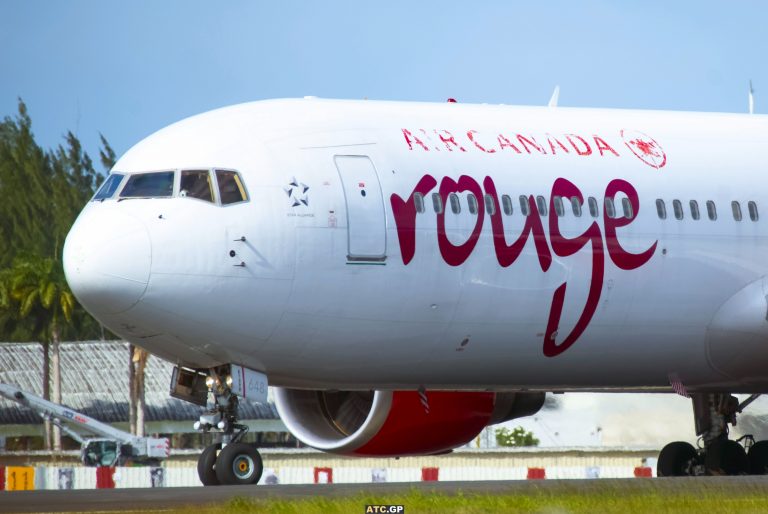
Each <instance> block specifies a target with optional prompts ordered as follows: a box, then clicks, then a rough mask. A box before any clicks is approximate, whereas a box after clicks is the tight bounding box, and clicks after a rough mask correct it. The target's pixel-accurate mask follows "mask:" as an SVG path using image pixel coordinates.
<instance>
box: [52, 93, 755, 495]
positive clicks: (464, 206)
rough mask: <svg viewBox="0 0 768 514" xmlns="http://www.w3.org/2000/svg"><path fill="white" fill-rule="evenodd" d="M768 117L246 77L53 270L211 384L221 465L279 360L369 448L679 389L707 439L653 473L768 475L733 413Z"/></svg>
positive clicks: (208, 423)
mask: <svg viewBox="0 0 768 514" xmlns="http://www.w3.org/2000/svg"><path fill="white" fill-rule="evenodd" d="M766 138H768V123H767V120H766V117H765V116H760V115H742V114H717V113H685V112H662V111H631V110H612V109H584V108H565V107H558V106H556V105H552V104H550V106H547V107H514V106H505V105H471V104H462V103H457V102H455V101H449V102H446V103H419V102H392V101H371V100H360V101H355V100H328V99H318V98H314V97H306V98H298V99H280V100H265V101H257V102H251V103H245V104H240V105H235V106H231V107H226V108H222V109H217V110H213V111H210V112H207V113H203V114H200V115H197V116H193V117H191V118H188V119H185V120H183V121H180V122H178V123H175V124H173V125H171V126H169V127H167V128H164V129H162V130H160V131H158V132H156V133H155V134H153V135H151V136H149V137H147V138H146V139H145V140H143V141H141V142H139V143H138V144H136V145H135V146H134V147H133V148H131V149H130V150H129V151H128V152H127V153H126V154H125V155H123V156H122V157H121V158H120V159H119V161H118V162H117V163H116V164H115V166H114V168H113V169H112V171H111V174H110V175H109V177H108V178H107V179H106V181H105V182H104V184H103V185H102V186H101V188H100V189H99V190H98V191H97V192H96V194H95V195H94V197H93V199H92V200H91V201H90V202H89V203H88V204H87V205H86V206H85V207H84V209H83V211H82V213H81V214H80V215H79V217H78V219H77V221H76V222H75V224H74V226H73V227H72V229H71V232H70V233H69V235H68V237H67V240H66V244H65V248H64V255H63V257H64V268H65V272H66V277H67V280H68V283H69V285H70V287H71V289H72V291H73V292H74V294H75V296H76V297H77V299H78V300H79V301H80V302H81V303H82V305H83V306H84V307H85V308H86V309H87V310H88V311H89V312H90V313H91V314H93V315H94V317H96V318H97V319H98V320H99V321H100V322H101V323H103V324H104V325H105V326H107V327H108V328H109V329H110V330H111V331H113V332H114V333H115V334H117V335H119V336H120V337H122V338H124V339H125V340H127V341H130V342H131V343H133V344H136V345H138V346H140V347H142V348H145V349H147V350H148V351H150V352H151V353H153V354H155V355H157V356H159V357H161V358H164V359H167V360H169V361H171V362H173V363H175V364H176V368H175V371H174V375H173V380H172V384H171V394H173V395H174V396H177V397H179V398H183V399H186V400H188V401H192V402H195V403H198V404H200V405H206V406H207V407H208V410H207V411H206V413H205V414H203V415H202V416H201V418H200V421H199V422H197V423H196V424H195V426H196V428H197V429H198V430H200V431H202V432H210V433H214V434H216V435H217V437H218V441H219V442H217V443H216V444H212V445H209V446H208V447H207V448H205V450H204V451H203V452H202V454H201V456H200V459H199V461H198V472H199V476H200V479H201V481H202V482H203V484H205V485H217V484H255V483H257V482H258V480H259V478H260V476H261V472H262V469H263V463H262V460H261V457H260V455H259V453H258V449H257V448H254V447H253V446H251V445H247V444H244V443H243V442H242V436H243V434H244V432H245V430H246V427H244V426H243V425H241V424H239V423H238V422H237V421H238V420H237V405H238V402H239V401H248V400H249V399H251V400H257V401H264V400H265V399H266V387H267V384H268V385H270V386H274V387H275V388H276V389H275V402H276V405H277V408H278V411H279V413H280V416H281V418H282V420H283V421H284V423H285V425H286V426H287V428H288V429H289V430H290V432H292V433H293V434H294V435H295V436H296V437H297V438H298V439H299V440H301V441H302V442H304V443H306V444H307V445H309V446H311V447H314V448H318V449H320V450H324V451H326V452H331V453H336V454H343V455H357V456H363V455H367V456H372V455H375V456H403V455H435V454H442V453H446V452H450V451H451V450H452V449H454V448H456V447H459V446H461V445H464V444H465V443H467V442H468V441H471V440H472V439H473V438H474V437H475V436H476V435H477V434H478V433H479V432H480V431H481V430H482V429H483V428H484V427H486V426H488V425H490V424H495V423H499V422H503V421H507V420H511V419H515V418H519V417H523V416H529V415H532V414H535V413H536V412H537V411H538V410H539V409H540V408H541V406H542V404H543V402H544V399H545V394H546V393H547V392H556V393H569V392H582V391H584V392H587V391H588V392H637V393H643V392H669V393H677V394H681V395H683V396H686V397H689V398H691V400H692V405H693V412H694V420H695V429H696V434H697V435H698V436H700V444H699V448H695V447H694V446H693V445H691V444H689V443H687V442H680V441H678V442H673V443H670V444H669V445H667V446H665V447H664V448H663V449H662V450H661V453H660V455H659V459H658V469H657V474H658V475H659V476H682V475H702V474H728V475H736V474H765V473H766V471H767V470H768V442H766V441H758V442H754V439H749V438H747V439H743V440H740V441H734V440H731V439H729V437H728V433H729V424H730V425H733V424H735V422H736V417H737V415H738V413H739V412H741V410H743V409H744V408H745V407H746V406H747V404H748V403H750V402H751V401H752V400H754V399H755V398H756V397H757V396H758V395H759V394H761V393H763V392H765V391H766V390H768V371H766V370H768V351H766V350H765V348H766V345H768V321H767V320H768V278H766V272H768V261H767V260H766V259H765V255H766V254H768V238H767V237H766V236H767V235H768V230H767V229H766V226H767V225H766V216H768V198H767V197H766V195H765V193H764V192H763V190H762V189H761V187H762V186H761V183H762V179H761V177H762V167H763V166H762V160H763V158H762V157H760V153H761V150H760V148H762V147H763V143H764V141H765V140H766ZM761 211H762V212H761ZM761 216H762V217H761ZM736 394H749V395H750V396H749V398H748V399H747V400H745V401H744V402H741V403H739V400H738V399H737V397H736V396H734V395H736ZM243 399H245V400H243ZM659 423H664V420H663V419H660V420H659ZM753 443H754V444H753Z"/></svg>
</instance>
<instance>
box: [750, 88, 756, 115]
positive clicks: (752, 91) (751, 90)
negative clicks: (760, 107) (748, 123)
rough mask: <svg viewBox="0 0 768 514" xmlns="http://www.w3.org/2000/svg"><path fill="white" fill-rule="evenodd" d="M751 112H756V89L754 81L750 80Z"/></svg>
mask: <svg viewBox="0 0 768 514" xmlns="http://www.w3.org/2000/svg"><path fill="white" fill-rule="evenodd" d="M749 114H755V90H754V88H753V87H752V81H751V80H750V81H749Z"/></svg>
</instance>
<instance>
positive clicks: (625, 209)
mask: <svg viewBox="0 0 768 514" xmlns="http://www.w3.org/2000/svg"><path fill="white" fill-rule="evenodd" d="M461 196H465V197H466V204H467V210H468V211H469V212H470V214H477V210H478V200H477V198H475V195H474V194H472V193H467V194H466V195H459V194H457V193H451V194H450V195H448V203H449V205H450V209H451V212H452V213H453V214H460V213H461V205H462V202H461ZM413 200H414V204H415V206H416V212H418V213H423V212H425V207H424V196H423V195H422V194H421V193H414V197H413ZM518 202H519V205H520V213H521V214H522V215H523V216H529V215H530V214H531V213H530V203H529V201H528V196H526V195H520V196H519V197H518ZM534 203H535V206H536V210H537V211H538V213H539V215H540V216H546V215H547V214H548V212H547V211H548V205H549V204H548V202H547V199H546V198H544V197H543V196H541V195H539V196H536V197H535V201H534ZM553 204H554V208H555V214H556V215H557V216H558V217H560V218H561V217H563V216H565V215H566V211H567V210H570V212H571V213H572V214H573V215H574V216H575V217H577V218H579V217H581V215H582V203H581V201H579V199H578V198H576V197H572V198H563V197H561V196H555V197H554V198H553ZM483 205H484V208H485V212H487V213H488V214H489V215H494V214H496V209H497V206H496V201H495V199H494V197H493V196H491V195H484V197H483ZM603 207H604V209H605V215H606V216H607V217H609V218H621V217H623V218H627V219H633V218H634V217H635V212H634V210H633V208H632V202H631V201H630V200H629V198H627V197H624V198H621V200H620V201H617V200H616V199H614V198H606V199H605V200H604V203H603ZM432 208H433V210H434V212H435V213H437V214H441V213H442V212H443V199H442V197H441V196H440V193H432ZM587 208H588V210H589V215H590V216H591V217H593V218H597V217H599V216H600V205H599V203H598V201H597V199H596V198H595V197H593V196H590V197H588V198H587ZM687 209H688V212H689V213H690V216H691V219H693V220H699V219H701V216H702V213H701V211H700V210H699V203H698V202H697V201H696V200H690V201H689V202H688V205H687ZM705 210H706V215H707V218H709V219H710V220H712V221H714V220H716V219H717V206H716V205H715V202H713V201H712V200H707V202H706V203H705ZM731 211H732V213H733V219H734V220H736V221H741V220H742V212H741V204H740V203H739V202H737V201H733V202H731ZM501 212H502V213H503V214H504V215H505V216H512V214H513V213H514V203H513V201H512V197H510V196H509V195H502V196H501ZM656 213H657V214H658V216H659V219H662V220H665V219H667V205H666V203H665V202H664V200H662V199H661V198H659V199H657V200H656ZM747 213H748V215H749V219H750V220H752V221H757V220H758V219H759V215H758V212H757V203H755V202H753V201H749V202H747ZM672 215H673V216H674V218H675V219H677V220H682V219H684V218H685V206H684V205H683V202H682V201H681V200H677V199H675V200H672Z"/></svg>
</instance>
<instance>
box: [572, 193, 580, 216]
mask: <svg viewBox="0 0 768 514" xmlns="http://www.w3.org/2000/svg"><path fill="white" fill-rule="evenodd" d="M571 209H572V210H573V215H574V216H576V217H577V218H580V217H581V202H580V201H579V199H578V198H577V197H575V196H574V197H572V198H571Z"/></svg>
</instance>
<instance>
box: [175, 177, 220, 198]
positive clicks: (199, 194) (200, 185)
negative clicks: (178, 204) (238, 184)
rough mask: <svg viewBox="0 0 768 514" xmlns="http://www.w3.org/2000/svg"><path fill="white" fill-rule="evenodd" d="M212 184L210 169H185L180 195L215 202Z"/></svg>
mask: <svg viewBox="0 0 768 514" xmlns="http://www.w3.org/2000/svg"><path fill="white" fill-rule="evenodd" d="M212 186H213V184H211V175H210V173H208V170H183V171H182V172H181V181H180V182H179V196H181V197H182V198H183V197H186V198H197V199H198V200H205V201H206V202H213V187H212Z"/></svg>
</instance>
